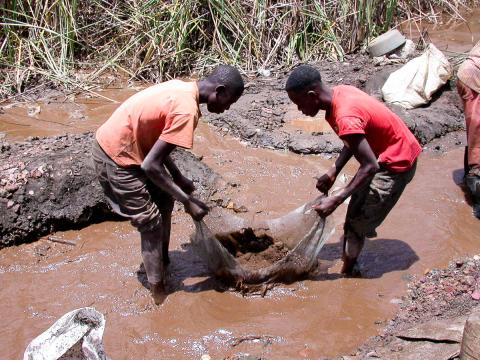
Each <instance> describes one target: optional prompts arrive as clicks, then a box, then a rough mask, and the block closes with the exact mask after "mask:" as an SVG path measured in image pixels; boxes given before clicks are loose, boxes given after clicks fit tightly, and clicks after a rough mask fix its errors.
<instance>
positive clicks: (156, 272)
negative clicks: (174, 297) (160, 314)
mask: <svg viewBox="0 0 480 360" xmlns="http://www.w3.org/2000/svg"><path fill="white" fill-rule="evenodd" d="M162 236H163V226H158V227H157V228H155V229H153V230H148V231H142V232H141V233H140V238H141V242H142V258H143V265H144V266H145V271H146V273H147V279H148V282H149V284H150V290H151V292H152V296H153V300H154V301H155V304H157V305H160V304H161V303H163V301H164V300H165V298H166V291H165V283H164V281H165V271H164V266H163V261H162V241H161V238H162Z"/></svg>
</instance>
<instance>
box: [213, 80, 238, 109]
mask: <svg viewBox="0 0 480 360" xmlns="http://www.w3.org/2000/svg"><path fill="white" fill-rule="evenodd" d="M239 98H240V97H239V96H233V95H232V94H230V92H229V91H228V90H227V89H226V88H225V86H223V85H219V86H217V88H216V90H215V91H214V92H212V93H211V94H210V96H209V97H208V102H207V109H208V111H209V112H213V113H215V114H221V113H223V112H224V111H225V110H228V109H229V108H230V106H231V105H232V104H233V103H235V102H237V100H238V99H239Z"/></svg>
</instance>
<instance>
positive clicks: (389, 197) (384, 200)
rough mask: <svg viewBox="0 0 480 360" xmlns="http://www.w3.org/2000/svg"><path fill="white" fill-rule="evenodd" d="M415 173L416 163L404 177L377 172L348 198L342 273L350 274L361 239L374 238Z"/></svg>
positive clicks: (360, 248)
mask: <svg viewBox="0 0 480 360" xmlns="http://www.w3.org/2000/svg"><path fill="white" fill-rule="evenodd" d="M415 170H416V162H415V164H414V165H413V166H412V168H411V169H410V170H409V171H407V172H404V173H392V172H390V171H388V170H380V171H379V172H378V173H377V174H375V176H374V177H373V179H372V181H371V182H370V184H369V185H368V186H367V187H366V188H364V189H361V190H360V191H359V192H358V193H357V194H354V195H353V196H352V199H351V200H350V204H349V206H348V210H347V216H346V220H345V225H344V244H343V260H344V266H343V268H342V273H344V274H352V272H353V271H354V268H355V265H356V263H357V259H358V256H359V255H360V252H361V251H362V248H363V245H364V242H365V237H367V236H368V237H373V236H376V228H377V227H378V226H379V225H380V224H381V223H382V222H383V220H385V218H386V217H387V215H388V214H389V213H390V211H391V210H392V208H393V207H394V206H395V204H396V203H397V201H398V199H399V198H400V195H401V194H402V193H403V190H404V189H405V187H406V186H407V184H408V183H409V182H410V181H411V180H412V178H413V176H414V175H415Z"/></svg>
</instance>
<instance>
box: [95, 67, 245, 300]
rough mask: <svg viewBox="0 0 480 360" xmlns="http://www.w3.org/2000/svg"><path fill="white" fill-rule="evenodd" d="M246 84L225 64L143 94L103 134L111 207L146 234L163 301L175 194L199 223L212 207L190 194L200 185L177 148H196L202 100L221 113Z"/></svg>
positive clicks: (98, 141)
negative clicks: (179, 162)
mask: <svg viewBox="0 0 480 360" xmlns="http://www.w3.org/2000/svg"><path fill="white" fill-rule="evenodd" d="M243 89H244V84H243V80H242V77H241V76H240V73H239V72H238V70H236V69H235V68H233V67H231V66H227V65H221V66H218V67H217V68H216V69H215V70H214V71H213V73H212V74H211V75H210V76H208V77H207V78H205V79H202V80H200V81H198V82H196V81H191V82H188V81H181V80H171V81H167V82H164V83H161V84H157V85H154V86H151V87H149V88H147V89H145V90H142V91H140V92H139V93H137V94H135V95H133V96H132V97H130V98H129V99H127V100H126V101H125V102H124V103H123V104H122V105H120V106H119V107H118V108H117V109H116V110H115V112H114V113H113V114H112V116H110V118H109V119H108V120H107V121H106V122H105V123H104V124H103V125H102V126H101V127H100V128H99V129H98V130H97V132H96V136H95V141H94V144H93V149H92V152H93V159H94V163H95V169H96V172H97V175H98V179H99V181H100V184H101V186H102V188H103V191H104V193H105V195H106V197H107V200H108V202H109V203H110V205H111V206H112V209H113V210H114V211H115V212H116V213H118V214H119V215H122V216H125V217H127V218H129V219H130V221H131V223H132V225H133V226H135V227H136V228H137V229H138V231H139V232H140V238H141V251H142V258H143V264H144V266H145V271H146V273H147V278H148V282H149V284H150V290H151V291H152V295H153V298H154V300H155V303H156V304H160V303H161V302H163V300H164V298H165V288H164V280H165V278H164V274H163V273H164V266H166V265H168V263H169V262H170V260H169V257H168V244H169V241H170V227H171V214H172V210H173V201H174V199H175V200H178V201H180V202H181V203H183V205H184V207H185V211H186V212H188V213H189V214H190V215H191V216H192V218H193V219H195V220H201V219H202V218H203V217H204V216H205V215H206V214H207V212H208V208H207V206H206V205H205V204H204V203H202V202H201V201H200V200H198V199H196V198H195V197H194V196H192V195H191V194H192V193H193V191H194V190H195V187H194V186H193V182H192V181H191V180H190V179H187V178H186V177H184V176H183V174H182V173H181V172H180V170H179V169H178V168H177V166H176V165H175V163H174V162H173V160H172V158H171V157H170V153H171V152H172V150H173V149H174V148H175V147H176V146H180V147H183V148H187V149H190V148H191V147H192V145H193V133H194V130H195V128H196V126H197V123H198V119H199V118H200V116H201V113H200V108H199V104H202V103H203V104H207V109H208V111H210V112H214V113H217V114H218V113H222V112H224V111H225V110H228V108H229V107H230V105H231V104H233V103H234V102H236V101H237V100H238V99H239V97H240V96H241V95H242V93H243Z"/></svg>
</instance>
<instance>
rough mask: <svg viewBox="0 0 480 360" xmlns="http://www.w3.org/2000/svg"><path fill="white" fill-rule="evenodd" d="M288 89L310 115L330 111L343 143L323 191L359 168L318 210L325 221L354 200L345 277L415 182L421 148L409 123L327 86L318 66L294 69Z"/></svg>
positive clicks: (346, 89)
mask: <svg viewBox="0 0 480 360" xmlns="http://www.w3.org/2000/svg"><path fill="white" fill-rule="evenodd" d="M285 89H286V91H287V93H288V97H289V98H290V100H292V101H293V102H294V103H295V104H296V105H297V106H298V109H299V110H300V111H301V112H303V113H304V114H305V115H308V116H315V115H316V114H317V113H318V111H319V110H320V109H322V110H325V111H326V120H327V121H328V123H329V124H330V126H331V127H332V129H333V130H334V131H335V133H336V134H337V135H338V136H339V137H340V138H341V139H342V141H343V143H344V147H343V149H342V151H341V153H340V155H339V157H338V159H337V160H336V161H335V164H334V165H333V166H332V167H331V168H330V169H329V170H328V171H327V172H326V173H325V174H324V175H322V176H321V177H320V178H319V179H318V181H317V189H318V190H319V191H321V192H323V193H325V194H327V193H328V190H329V189H330V188H331V187H332V185H333V183H334V182H335V179H336V177H337V176H338V174H339V173H340V171H341V170H342V169H343V167H344V165H345V164H346V163H347V161H348V160H350V158H351V157H352V156H353V157H355V159H357V161H358V162H359V163H360V168H359V169H358V171H357V173H356V174H355V176H354V178H353V179H352V181H350V183H349V184H348V185H347V186H346V187H344V188H343V189H340V190H339V191H338V192H336V193H335V194H331V195H330V196H327V197H324V198H322V200H321V201H320V202H319V204H318V205H316V206H315V207H314V208H315V210H316V211H317V212H318V214H319V215H320V216H322V217H325V216H328V215H330V214H331V213H332V212H333V211H334V210H335V209H336V208H337V207H338V206H339V205H340V204H341V203H343V202H344V201H345V200H346V199H347V198H348V197H349V196H352V198H351V199H350V204H349V206H348V210H347V216H346V219H345V225H344V235H343V256H342V257H343V268H342V273H344V274H346V275H352V274H354V272H356V271H357V270H358V269H357V267H356V265H357V258H358V256H359V254H360V251H361V250H362V247H363V244H364V242H365V237H374V236H376V231H375V229H376V228H377V227H378V226H379V225H380V224H381V223H382V222H383V220H384V219H385V218H386V216H387V215H388V213H389V212H390V210H391V209H392V208H393V206H394V205H395V204H396V202H397V201H398V199H399V198H400V195H401V194H402V192H403V190H404V189H405V186H406V185H407V184H408V183H409V182H410V181H411V180H412V178H413V176H414V174H415V169H416V162H417V157H418V155H419V154H420V152H421V151H422V148H421V146H420V144H419V143H418V141H417V140H416V139H415V137H414V136H413V134H412V133H411V132H410V130H408V128H407V126H406V125H405V123H404V122H403V121H402V120H401V119H400V118H399V117H398V116H397V115H395V114H394V113H393V112H392V111H391V110H389V109H388V108H387V107H386V106H385V105H383V104H382V103H381V102H379V101H378V100H376V99H374V98H373V97H371V96H369V95H367V94H366V93H364V92H363V91H361V90H359V89H357V88H355V87H353V86H347V85H339V86H335V87H334V88H329V87H327V86H325V85H324V84H323V83H322V81H321V77H320V73H319V72H318V71H317V70H316V69H314V68H313V67H310V66H307V65H301V66H299V67H297V68H296V69H295V70H293V71H292V73H291V74H290V76H289V78H288V80H287V84H286V86H285Z"/></svg>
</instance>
